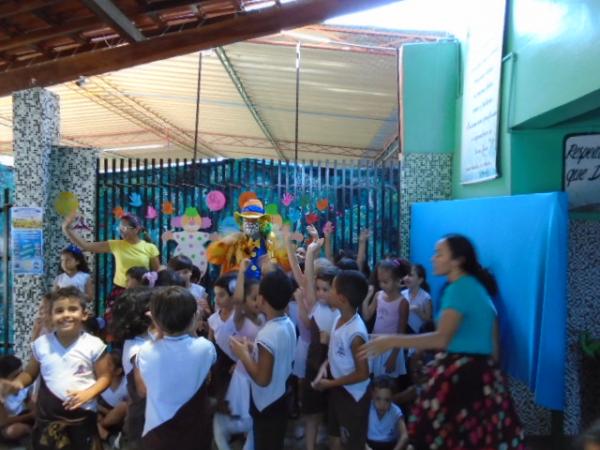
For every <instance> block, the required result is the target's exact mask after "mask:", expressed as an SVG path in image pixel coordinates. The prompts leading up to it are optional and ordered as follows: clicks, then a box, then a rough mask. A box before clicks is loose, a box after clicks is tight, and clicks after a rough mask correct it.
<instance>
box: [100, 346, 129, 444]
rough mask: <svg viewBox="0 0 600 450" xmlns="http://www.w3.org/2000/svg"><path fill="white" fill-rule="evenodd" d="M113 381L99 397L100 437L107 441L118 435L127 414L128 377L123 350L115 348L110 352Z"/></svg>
mask: <svg viewBox="0 0 600 450" xmlns="http://www.w3.org/2000/svg"><path fill="white" fill-rule="evenodd" d="M110 360H111V371H112V382H111V383H110V386H109V387H108V389H106V390H105V391H104V392H102V394H100V398H98V433H99V434H100V439H102V440H103V441H106V440H108V439H109V437H111V436H113V437H116V436H117V435H118V433H119V432H120V431H121V429H122V428H123V422H124V420H125V415H126V414H127V402H128V401H129V396H128V395H127V379H126V378H125V376H124V375H123V364H122V360H121V351H120V350H115V349H113V350H112V351H111V352H110Z"/></svg>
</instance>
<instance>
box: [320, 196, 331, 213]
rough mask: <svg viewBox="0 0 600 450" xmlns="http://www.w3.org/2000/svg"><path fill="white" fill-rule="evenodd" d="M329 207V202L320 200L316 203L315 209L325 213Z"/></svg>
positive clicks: (324, 199)
mask: <svg viewBox="0 0 600 450" xmlns="http://www.w3.org/2000/svg"><path fill="white" fill-rule="evenodd" d="M328 207H329V200H327V199H326V198H322V199H321V200H319V201H318V202H317V209H318V210H319V211H325V210H326V209H327V208H328Z"/></svg>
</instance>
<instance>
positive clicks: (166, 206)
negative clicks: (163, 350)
mask: <svg viewBox="0 0 600 450" xmlns="http://www.w3.org/2000/svg"><path fill="white" fill-rule="evenodd" d="M162 212H163V214H166V215H168V216H170V215H171V214H173V213H174V212H175V208H173V203H171V202H169V201H166V202H163V204H162Z"/></svg>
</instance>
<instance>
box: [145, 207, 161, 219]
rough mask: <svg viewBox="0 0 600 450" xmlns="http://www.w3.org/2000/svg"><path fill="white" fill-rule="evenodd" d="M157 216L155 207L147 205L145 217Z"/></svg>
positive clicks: (153, 217) (152, 217) (154, 217)
mask: <svg viewBox="0 0 600 450" xmlns="http://www.w3.org/2000/svg"><path fill="white" fill-rule="evenodd" d="M157 217H158V213H157V212H156V209H154V207H153V206H150V205H148V208H147V209H146V219H150V220H152V219H156V218H157Z"/></svg>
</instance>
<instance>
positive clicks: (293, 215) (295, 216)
mask: <svg viewBox="0 0 600 450" xmlns="http://www.w3.org/2000/svg"><path fill="white" fill-rule="evenodd" d="M288 219H290V221H292V222H293V223H295V222H298V221H299V220H300V211H298V210H297V209H295V208H294V209H292V210H291V211H290V212H289V213H288Z"/></svg>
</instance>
